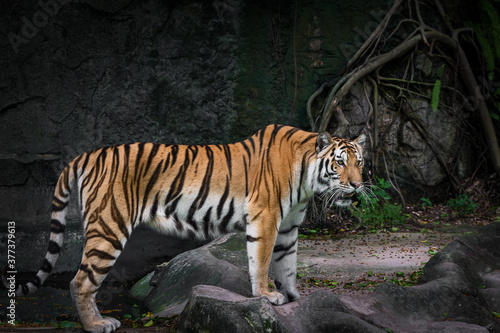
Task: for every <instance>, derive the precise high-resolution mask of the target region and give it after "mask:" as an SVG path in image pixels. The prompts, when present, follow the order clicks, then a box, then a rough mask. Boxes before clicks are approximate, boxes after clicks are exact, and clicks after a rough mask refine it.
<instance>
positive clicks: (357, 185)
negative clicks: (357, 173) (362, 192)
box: [350, 182, 362, 189]
mask: <svg viewBox="0 0 500 333" xmlns="http://www.w3.org/2000/svg"><path fill="white" fill-rule="evenodd" d="M350 184H351V186H352V187H354V188H356V189H357V188H359V187H360V186H361V185H362V183H357V182H350Z"/></svg>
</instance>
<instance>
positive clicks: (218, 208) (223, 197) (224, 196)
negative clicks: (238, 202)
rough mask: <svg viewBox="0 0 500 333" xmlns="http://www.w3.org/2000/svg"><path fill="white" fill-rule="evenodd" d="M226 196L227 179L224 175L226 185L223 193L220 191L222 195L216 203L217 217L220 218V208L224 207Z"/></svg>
mask: <svg viewBox="0 0 500 333" xmlns="http://www.w3.org/2000/svg"><path fill="white" fill-rule="evenodd" d="M228 196H229V179H228V178H227V176H226V187H225V188H224V193H222V197H221V198H220V200H219V204H218V205H217V219H220V216H221V214H222V210H223V209H224V204H225V203H226V200H227V197H228Z"/></svg>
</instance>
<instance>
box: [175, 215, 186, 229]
mask: <svg viewBox="0 0 500 333" xmlns="http://www.w3.org/2000/svg"><path fill="white" fill-rule="evenodd" d="M173 219H174V223H175V227H176V228H177V231H182V230H183V229H184V226H183V225H182V222H181V221H180V220H179V217H178V216H177V214H174V216H173Z"/></svg>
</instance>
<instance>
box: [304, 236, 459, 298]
mask: <svg viewBox="0 0 500 333" xmlns="http://www.w3.org/2000/svg"><path fill="white" fill-rule="evenodd" d="M456 237H457V235H456V234H448V233H379V234H361V235H352V236H347V237H345V238H342V239H340V240H335V239H325V240H317V239H314V240H308V239H301V240H300V241H299V247H298V275H299V279H298V283H299V290H300V292H301V293H302V295H307V294H308V293H310V292H311V291H312V290H314V288H329V289H332V291H333V292H335V293H337V294H342V293H349V294H352V293H357V294H363V293H367V292H371V291H372V290H373V287H374V286H376V285H377V284H378V283H381V282H384V281H388V280H391V279H393V278H402V277H404V276H408V275H410V274H411V273H413V272H415V271H418V270H419V269H420V268H421V267H422V266H423V265H424V264H425V263H426V262H428V261H429V259H430V258H431V257H432V255H433V254H434V253H435V252H437V251H439V250H440V249H442V248H443V246H445V245H446V244H447V243H449V242H451V241H452V240H454V239H455V238H456Z"/></svg>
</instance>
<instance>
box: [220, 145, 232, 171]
mask: <svg viewBox="0 0 500 333" xmlns="http://www.w3.org/2000/svg"><path fill="white" fill-rule="evenodd" d="M222 147H223V148H224V156H225V157H226V163H227V168H228V170H229V177H232V175H233V170H232V164H231V160H232V158H231V149H230V148H229V146H228V145H223V146H222Z"/></svg>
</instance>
